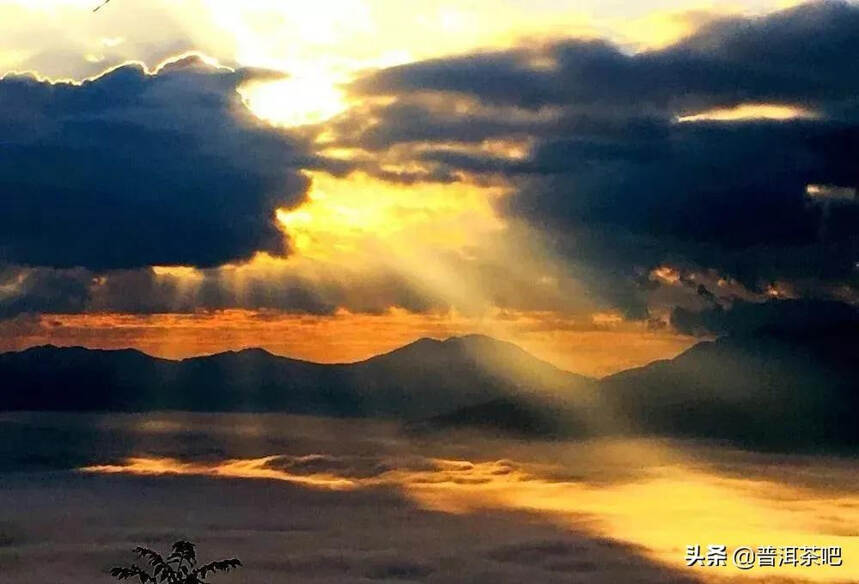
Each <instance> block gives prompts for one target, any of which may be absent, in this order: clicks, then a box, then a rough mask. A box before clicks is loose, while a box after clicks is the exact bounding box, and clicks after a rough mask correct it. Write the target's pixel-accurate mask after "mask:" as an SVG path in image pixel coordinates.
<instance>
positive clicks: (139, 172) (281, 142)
mask: <svg viewBox="0 0 859 584" xmlns="http://www.w3.org/2000/svg"><path fill="white" fill-rule="evenodd" d="M259 75H263V73H261V72H253V71H247V70H244V71H242V70H240V71H237V72H232V71H229V70H224V69H220V68H215V67H211V66H209V65H206V64H204V63H203V62H202V61H201V60H200V59H199V58H196V57H188V58H185V59H182V60H180V61H177V62H174V63H172V64H168V65H166V66H165V67H163V68H162V69H161V70H160V71H158V72H157V74H152V75H150V74H148V73H147V72H145V71H144V70H143V69H142V68H141V67H140V66H136V65H127V66H123V67H120V68H118V69H116V70H114V71H112V72H109V73H107V74H105V75H103V76H101V77H98V78H96V79H94V80H91V81H86V82H84V83H83V84H81V85H79V86H78V85H72V84H65V83H58V84H51V83H49V82H45V81H39V80H36V79H33V78H31V77H16V76H9V77H6V78H4V79H3V80H2V81H0V127H3V128H4V130H3V132H2V142H0V151H2V157H0V177H2V178H0V207H2V209H3V213H2V214H0V259H2V260H3V261H6V262H10V263H17V264H29V265H40V266H52V267H87V268H93V269H115V268H135V267H141V266H149V265H175V264H182V265H195V266H214V265H220V264H224V263H226V262H230V261H235V260H241V259H246V258H249V257H251V256H252V255H253V254H254V253H255V252H257V251H261V250H263V251H268V252H271V253H273V254H281V253H283V252H284V249H285V244H284V238H283V235H282V233H281V232H280V231H279V230H278V229H277V228H276V227H275V224H274V212H275V210H276V209H277V208H278V207H282V206H285V207H289V206H294V205H295V204H297V203H299V202H300V201H301V200H302V199H303V196H304V193H305V191H306V189H307V186H308V184H307V183H308V181H307V179H305V178H304V177H303V176H302V175H300V174H299V173H298V170H297V169H298V166H299V162H298V160H299V159H302V158H306V157H304V156H303V155H302V150H301V147H300V145H299V144H297V143H295V142H294V141H292V140H290V139H289V138H288V137H287V136H286V135H285V134H283V133H278V132H275V131H274V130H272V129H271V128H268V127H266V126H265V125H264V124H262V123H261V122H259V121H258V120H256V119H254V118H253V117H252V116H251V115H250V114H249V113H248V112H247V111H245V110H244V109H243V108H242V106H241V103H240V98H239V96H238V94H237V93H236V91H235V90H236V87H237V85H238V84H240V83H241V82H242V81H244V80H245V79H247V78H248V77H251V76H259Z"/></svg>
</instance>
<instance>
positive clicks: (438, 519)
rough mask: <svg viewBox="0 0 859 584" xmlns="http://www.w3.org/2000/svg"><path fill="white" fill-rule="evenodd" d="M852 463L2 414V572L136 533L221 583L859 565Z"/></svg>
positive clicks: (517, 578) (27, 577) (90, 572)
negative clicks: (775, 552)
mask: <svg viewBox="0 0 859 584" xmlns="http://www.w3.org/2000/svg"><path fill="white" fill-rule="evenodd" d="M857 467H859V465H857V464H856V461H855V460H851V459H845V458H835V457H823V456H816V457H811V456H798V455H797V456H793V455H784V454H757V453H748V452H742V451H738V450H735V449H731V448H729V447H727V446H720V445H714V444H702V443H691V442H678V441H661V440H623V441H619V440H613V441H608V440H602V441H588V442H536V441H514V440H506V439H502V438H497V437H490V436H481V435H478V434H470V433H451V432H445V433H436V434H423V435H415V434H410V433H407V432H405V431H403V430H402V428H401V427H400V426H398V425H396V424H392V423H391V424H389V423H384V422H374V421H366V420H335V419H322V418H311V417H297V416H286V415H275V414H271V415H258V414H229V415H224V414H179V413H166V414H145V415H117V414H110V415H78V414H67V415H65V414H64V415H60V414H43V413H32V414H30V413H26V414H5V415H0V582H2V583H4V584H5V583H9V584H13V583H14V584H19V583H20V584H25V583H26V584H33V583H36V582H75V583H79V582H84V583H90V582H92V583H98V582H110V581H111V578H110V576H109V575H108V574H107V571H108V570H109V568H110V567H112V566H114V565H116V564H119V563H123V562H127V561H131V560H132V559H133V557H132V554H131V553H130V550H131V549H132V548H134V547H135V546H137V545H148V546H150V547H156V548H159V549H160V548H167V547H169V545H170V543H172V542H173V541H174V540H176V539H180V538H187V539H190V540H192V541H194V542H196V543H197V544H198V546H199V548H198V551H199V555H200V556H201V559H202V560H204V561H205V560H207V559H217V558H220V557H226V556H238V557H239V558H240V559H241V560H242V561H243V562H244V564H245V567H244V568H243V569H241V570H240V571H238V572H236V573H234V574H230V575H228V576H222V577H221V578H220V579H217V578H216V579H215V581H216V582H217V581H224V582H236V583H240V582H244V583H260V584H262V583H275V582H310V583H324V582H332V583H333V582H337V583H348V582H427V583H434V582H438V583H442V582H443V583H450V582H457V583H458V582H470V583H472V582H473V583H483V582H485V583H487V584H504V583H507V582H509V583H517V584H518V583H521V582H541V583H542V582H545V583H554V582H608V583H626V582H654V583H657V582H659V583H662V582H704V581H723V580H733V579H740V578H742V579H744V580H745V579H749V578H752V579H755V578H765V579H766V580H765V581H767V582H776V581H777V582H787V581H805V580H813V581H850V580H854V579H856V578H859V537H857V536H859V481H857V478H859V468H857ZM708 544H725V545H727V546H728V549H729V550H730V549H733V548H735V547H737V546H740V545H745V546H751V547H753V548H755V547H757V546H765V545H767V546H840V547H841V548H842V549H843V558H844V560H843V564H844V565H843V566H841V567H831V566H829V567H817V568H803V567H782V568H754V569H752V570H749V571H746V572H743V571H740V570H738V569H736V568H733V567H730V565H729V566H728V567H724V568H707V567H695V568H687V567H686V561H685V555H686V546H688V545H700V546H702V548H705V549H706V546H707V545H708Z"/></svg>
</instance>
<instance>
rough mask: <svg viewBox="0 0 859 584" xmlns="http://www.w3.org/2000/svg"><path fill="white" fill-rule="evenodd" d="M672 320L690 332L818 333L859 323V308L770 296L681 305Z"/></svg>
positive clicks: (683, 329) (678, 328)
mask: <svg viewBox="0 0 859 584" xmlns="http://www.w3.org/2000/svg"><path fill="white" fill-rule="evenodd" d="M671 324H673V325H674V327H675V328H676V329H677V330H679V331H681V332H684V333H687V334H697V335H701V334H710V335H726V334H753V333H756V332H759V331H762V330H766V331H778V332H785V333H805V334H808V333H809V332H811V333H814V332H815V331H819V330H822V329H832V328H834V327H841V328H846V327H851V326H852V327H859V309H857V308H856V307H854V306H850V305H847V304H844V303H840V302H834V301H819V300H770V301H768V302H763V303H755V302H743V301H740V302H737V303H735V304H734V305H733V306H732V307H730V308H724V307H722V306H715V307H713V308H709V309H706V310H702V311H699V312H694V311H689V310H686V309H683V308H677V309H675V310H674V312H673V314H672V315H671Z"/></svg>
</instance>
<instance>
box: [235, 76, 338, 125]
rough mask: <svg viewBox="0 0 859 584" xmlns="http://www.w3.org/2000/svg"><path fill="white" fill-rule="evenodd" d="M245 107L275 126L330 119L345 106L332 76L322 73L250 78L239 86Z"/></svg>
mask: <svg viewBox="0 0 859 584" xmlns="http://www.w3.org/2000/svg"><path fill="white" fill-rule="evenodd" d="M239 94H240V95H241V96H242V99H243V100H244V102H245V104H246V105H247V107H248V108H249V109H250V110H251V111H252V112H253V113H254V114H255V115H256V116H257V117H259V118H261V119H263V120H266V121H268V122H269V123H271V124H274V125H277V126H286V127H293V126H304V125H308V124H318V123H321V122H325V121H327V120H330V119H331V118H333V117H334V116H336V115H337V114H340V113H342V112H344V111H345V110H346V109H347V108H348V107H349V106H348V102H347V100H346V97H345V94H344V92H343V91H342V90H341V89H339V87H338V86H337V83H336V80H335V79H333V78H331V77H327V76H325V75H323V74H317V75H309V76H307V75H296V76H290V77H287V78H286V79H279V80H277V81H261V82H256V81H255V82H251V83H248V84H246V85H244V86H242V87H241V88H239Z"/></svg>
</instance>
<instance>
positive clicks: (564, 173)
mask: <svg viewBox="0 0 859 584" xmlns="http://www.w3.org/2000/svg"><path fill="white" fill-rule="evenodd" d="M857 60H859V7H857V6H855V5H851V4H849V3H846V2H814V3H810V4H806V5H803V6H800V7H797V8H794V9H790V10H786V11H783V12H779V13H776V14H772V15H769V16H766V17H761V18H751V19H748V18H747V19H724V20H720V21H717V22H715V23H712V24H710V25H707V26H706V27H705V28H703V29H702V30H700V31H699V32H698V33H696V34H694V35H693V36H691V37H690V38H688V39H685V40H683V41H681V42H679V43H677V44H675V45H673V46H670V47H668V48H666V49H662V50H655V51H648V52H643V53H638V54H627V53H625V52H623V51H622V50H621V49H620V48H618V47H616V46H613V45H611V44H608V43H606V42H602V41H567V42H562V43H556V44H551V45H547V46H542V47H537V48H517V49H512V50H507V51H501V52H494V53H481V54H476V55H468V56H462V57H456V58H448V59H436V60H432V61H426V62H423V63H417V64H412V65H403V66H399V67H394V68H391V69H386V70H383V71H380V72H378V73H375V74H373V75H370V76H368V77H366V78H364V79H361V80H359V81H358V82H356V84H355V85H354V88H353V90H354V91H355V92H358V93H363V94H382V95H393V96H395V97H396V98H397V99H396V101H394V102H393V103H389V104H387V105H383V106H377V109H375V110H374V112H375V114H376V117H377V118H378V119H379V120H380V121H379V122H378V123H376V124H373V125H370V126H369V127H367V128H364V129H363V130H359V131H355V128H354V127H353V128H352V130H353V131H351V132H344V133H343V136H344V139H345V140H346V141H347V142H350V143H351V144H358V145H362V146H363V147H365V148H367V149H368V150H378V149H380V148H390V147H392V146H396V145H408V144H412V145H415V144H420V145H421V147H420V148H419V149H415V154H414V157H415V159H416V160H418V161H419V162H420V163H421V164H423V165H424V166H425V167H427V168H428V169H433V171H434V172H437V173H442V174H445V175H447V176H450V175H453V176H457V175H458V173H460V174H461V173H468V174H470V175H471V176H476V177H478V178H480V177H504V178H505V179H506V180H508V181H510V182H512V183H513V184H514V185H515V187H516V192H515V194H514V195H513V196H512V197H510V198H508V199H506V200H505V202H504V209H503V210H504V212H505V213H507V214H509V215H512V216H516V217H524V218H526V219H527V220H528V221H529V222H530V223H531V224H533V225H538V226H540V227H541V228H543V229H547V230H549V231H552V232H554V233H556V234H557V239H556V243H557V247H558V249H557V251H559V252H560V253H562V254H565V255H566V256H567V257H570V258H571V259H572V260H573V261H574V262H576V263H577V264H579V266H584V270H585V272H586V274H587V273H590V274H591V275H590V276H587V277H586V278H585V281H586V282H588V283H589V284H590V285H591V287H593V288H598V293H599V294H600V295H603V296H605V295H608V296H610V297H612V298H614V299H615V300H616V301H617V302H618V303H619V304H620V306H619V307H620V308H622V309H623V310H624V311H625V312H627V314H630V315H636V314H638V315H641V314H642V313H643V312H646V303H647V296H648V292H647V290H646V289H642V282H643V280H642V278H641V274H646V273H647V272H648V271H649V269H650V268H652V267H654V266H657V265H662V264H665V263H671V262H681V263H685V264H687V265H688V264H691V265H698V266H701V267H702V268H706V269H715V270H717V271H719V272H720V273H722V274H725V275H726V276H729V277H732V278H735V279H737V280H738V281H739V282H741V283H742V284H743V285H745V286H746V287H748V288H749V289H750V290H752V291H761V290H763V289H765V288H766V287H767V286H768V285H770V284H771V283H772V282H774V281H777V280H786V281H797V282H798V281H802V282H803V287H804V290H805V291H806V292H807V293H809V294H811V295H812V296H813V295H818V296H826V295H828V294H831V292H832V290H833V289H835V288H836V287H839V289H840V290H841V292H842V296H843V295H844V294H843V292H844V291H845V290H847V291H848V292H847V294H846V295H847V296H848V297H850V296H854V297H855V289H856V287H857V286H859V270H857V260H859V204H857V199H856V197H855V195H854V196H853V197H852V198H851V196H850V193H851V192H852V193H855V189H856V188H857V187H859V169H857V166H856V164H855V160H854V159H855V153H856V152H857V151H859V107H857V105H859V100H857V99H856V95H857V94H859V82H857V78H856V76H855V75H853V74H852V69H853V66H854V63H855V62H857ZM432 95H435V98H431V97H430V96H432ZM445 100H447V102H448V103H449V106H448V107H447V108H446V109H445V108H444V107H443V105H439V104H444V103H445ZM462 103H466V104H468V107H461V104H462ZM751 103H775V104H783V105H790V106H792V107H795V108H799V109H800V110H802V111H804V114H803V115H802V116H799V117H797V118H795V119H790V120H781V121H778V120H756V121H755V120H742V121H719V122H714V121H697V122H681V121H680V120H679V118H680V117H682V116H685V115H689V114H692V113H700V112H702V111H706V110H709V109H713V108H724V107H733V106H737V105H741V104H751ZM386 116H388V117H386ZM389 122H390V123H389ZM504 138H507V139H513V140H528V141H529V142H530V143H531V144H532V145H533V147H532V148H531V150H530V153H529V155H528V156H526V157H525V158H511V157H504V156H498V155H494V154H488V153H487V152H486V151H483V150H478V149H475V148H471V149H467V148H466V149H461V150H451V149H450V148H446V147H444V146H443V144H442V143H445V142H459V143H464V144H478V143H480V142H482V141H485V140H497V139H504ZM433 144H437V146H436V147H433ZM427 145H429V147H427ZM810 185H830V187H827V188H829V189H830V191H831V192H838V193H840V194H839V197H838V199H839V200H837V201H835V200H830V199H827V197H825V196H812V195H811V194H809V190H808V189H809V186H810ZM833 187H834V188H835V190H832V188H833ZM644 282H645V283H646V279H645V280H644ZM813 282H816V283H817V285H813V284H811V283H813ZM850 290H853V291H854V292H849V291H850Z"/></svg>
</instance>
